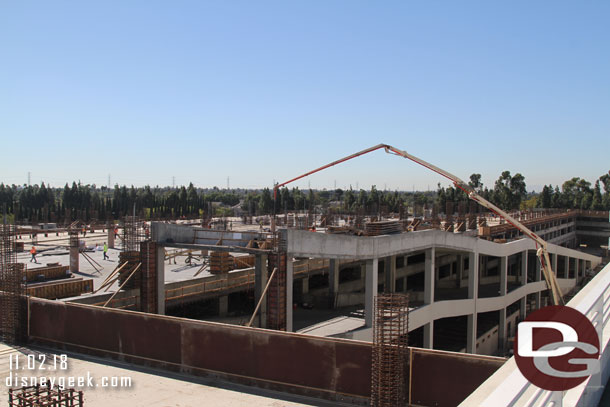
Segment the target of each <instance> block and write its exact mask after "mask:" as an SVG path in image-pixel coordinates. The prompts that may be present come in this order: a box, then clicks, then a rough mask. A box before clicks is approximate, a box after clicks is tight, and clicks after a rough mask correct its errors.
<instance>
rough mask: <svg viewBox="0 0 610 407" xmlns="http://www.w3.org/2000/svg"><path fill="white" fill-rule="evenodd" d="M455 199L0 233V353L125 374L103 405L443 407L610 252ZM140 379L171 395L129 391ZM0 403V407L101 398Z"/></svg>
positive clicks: (39, 392)
mask: <svg viewBox="0 0 610 407" xmlns="http://www.w3.org/2000/svg"><path fill="white" fill-rule="evenodd" d="M382 147H384V148H386V152H387V151H388V150H391V149H392V148H393V147H391V146H386V145H382ZM378 148H379V147H378V146H377V147H375V148H374V149H378ZM374 149H369V150H365V151H364V152H360V153H357V154H355V155H353V156H348V157H346V158H345V159H342V160H339V161H336V162H333V163H331V164H329V165H327V166H324V167H321V168H318V169H316V170H314V171H312V172H309V173H306V174H304V175H303V176H307V175H309V174H311V173H313V172H315V171H321V170H323V169H325V168H327V167H328V166H331V165H336V164H340V163H341V162H343V161H345V160H347V159H351V158H355V157H357V156H359V155H362V154H364V153H367V152H370V151H374ZM391 151H393V150H391ZM397 151H398V152H399V153H400V150H397ZM394 153H395V154H397V153H396V152H394ZM405 154H406V153H405ZM405 158H410V159H412V160H413V161H415V162H417V163H420V164H423V165H426V164H428V163H426V162H423V160H419V161H422V162H419V161H418V159H417V158H411V157H407V156H405ZM426 166H427V167H429V168H430V167H432V168H431V169H432V170H433V171H436V172H438V173H439V174H441V175H443V176H446V177H447V178H449V179H450V180H451V181H452V182H454V184H455V185H456V186H458V187H460V186H462V184H460V180H459V178H457V177H456V178H455V179H453V178H452V177H453V176H452V175H451V174H449V173H445V172H444V171H442V170H440V169H438V168H436V167H434V166H431V165H429V164H428V165H426ZM437 170H438V171H437ZM299 178H300V177H298V178H295V179H293V180H296V179H299ZM291 181H292V180H291ZM291 181H288V182H291ZM288 182H287V183H288ZM287 183H284V184H278V185H276V186H275V190H277V189H278V188H279V187H281V186H283V185H285V184H287ZM467 193H469V197H470V198H471V199H472V202H471V204H470V205H463V204H460V205H457V207H454V205H453V203H448V204H447V207H446V208H438V207H436V206H433V207H431V208H419V209H413V210H412V211H408V210H405V211H404V212H401V213H380V214H379V216H353V215H340V214H336V213H332V214H331V213H312V212H311V211H309V212H308V211H295V212H288V211H284V212H282V213H277V211H276V213H275V214H274V215H272V216H261V217H258V218H253V217H251V216H243V217H235V218H230V219H212V218H207V219H190V220H187V219H184V220H180V221H172V222H169V221H165V222H157V221H152V222H151V221H143V220H142V219H141V218H139V217H137V216H135V215H134V216H127V217H125V218H124V219H122V220H121V221H120V222H117V223H114V222H112V223H110V222H107V223H103V224H85V223H84V222H79V221H76V222H73V223H72V224H70V225H67V227H58V226H57V225H54V224H41V225H37V226H31V225H30V226H24V225H19V226H15V225H10V224H6V223H4V224H3V225H2V226H1V227H2V229H0V232H1V236H0V239H1V242H0V243H1V245H0V267H1V270H0V291H1V296H0V307H1V308H0V315H1V320H0V331H1V334H2V340H3V342H4V343H6V344H7V346H6V348H5V349H3V354H4V355H10V354H13V353H21V354H29V353H32V352H38V354H40V353H47V354H60V353H62V354H63V353H66V354H68V355H69V356H70V358H71V359H74V360H77V361H78V362H77V365H78V364H79V363H82V366H80V367H79V368H80V369H85V368H86V369H94V368H92V367H91V366H89V365H87V363H89V364H95V365H96V366H97V367H96V369H102V370H103V369H105V368H107V369H122V370H123V371H125V372H131V373H130V374H133V375H134V379H133V380H134V381H137V387H136V388H134V389H132V390H130V391H129V392H127V391H124V392H119V393H112V397H116V398H117V399H116V401H113V402H112V403H111V405H135V404H130V403H133V400H134V399H133V397H143V398H144V399H145V400H147V401H146V405H157V404H155V402H160V403H161V404H158V405H162V404H163V403H168V402H169V400H182V399H181V398H180V397H181V396H180V395H183V396H184V397H187V396H186V395H184V394H183V392H191V393H192V394H202V393H197V392H199V391H203V389H204V388H205V389H207V390H206V391H210V392H212V393H213V392H214V391H218V392H220V391H233V392H235V394H236V396H235V397H244V398H243V399H239V400H240V403H242V404H245V403H246V402H250V403H253V404H256V405H267V404H264V403H269V404H268V405H272V404H271V403H272V402H273V400H278V399H279V400H283V403H285V404H282V405H374V406H399V405H409V406H411V405H412V406H456V405H458V404H460V403H462V402H463V401H464V400H465V399H466V398H467V397H468V396H469V395H471V393H473V392H474V391H475V390H476V389H477V388H478V387H479V386H480V385H481V384H483V383H484V382H485V381H486V380H487V379H488V378H489V377H491V376H492V374H494V372H496V371H497V370H498V369H499V368H501V367H502V366H503V365H504V364H505V362H506V361H507V360H508V358H510V357H511V355H512V348H513V340H514V336H515V332H516V326H517V324H518V322H519V321H522V320H523V319H525V317H526V316H527V315H528V314H529V313H531V312H533V311H535V310H537V309H539V308H541V307H544V306H546V305H551V304H565V303H567V302H568V301H570V299H571V298H572V297H574V296H575V295H577V293H578V292H579V291H580V290H581V289H582V288H583V287H585V286H587V284H588V283H589V282H590V281H591V280H592V279H594V278H595V277H596V276H597V275H598V274H599V273H600V271H601V270H602V268H603V267H604V266H605V264H606V263H607V261H608V247H607V246H605V244H607V241H608V238H609V237H610V223H609V214H608V212H604V211H585V210H534V211H522V212H515V213H510V214H508V213H504V212H503V211H501V210H499V209H498V208H496V207H494V206H493V205H491V204H489V205H491V206H489V205H487V203H486V202H485V201H484V200H483V201H481V200H479V197H478V196H477V195H476V194H475V193H474V192H473V191H470V190H468V191H467ZM481 199H482V198H481ZM105 246H107V249H106V248H105ZM541 247H542V248H543V249H544V250H541ZM32 248H35V249H34V251H32ZM6 358H8V356H6ZM11 360H12V359H11ZM4 362H5V361H4V360H3V365H2V366H3V369H5V372H8V371H9V370H10V368H9V367H8V366H7V364H6V363H4ZM85 366H87V367H85ZM11 367H12V365H11ZM75 369H76V368H75ZM148 371H150V372H152V373H150V375H148V376H147V375H146V374H147V373H142V372H148ZM136 375H139V376H136ZM152 377H167V378H171V380H174V381H175V382H176V383H178V384H176V383H174V382H172V383H169V382H168V383H166V382H163V383H159V384H158V385H157V386H155V385H152V384H144V383H145V382H146V383H153V382H154V380H153V379H152ZM155 380H156V379H155ZM168 380H169V379H168ZM432 382H434V383H436V384H438V385H439V386H442V388H443V389H444V391H442V392H439V391H438V390H437V389H436V386H430V385H429V383H432ZM179 383H185V384H184V386H186V387H184V389H187V388H188V389H190V390H184V389H183V390H177V388H178V387H180V386H181V385H180V384H179ZM186 383H188V385H187V384H186ZM193 383H195V384H193ZM214 388H215V389H217V390H210V389H214ZM79 391H80V392H79ZM172 392H176V393H172ZM3 393H4V394H3V395H2V397H3V398H0V400H2V401H1V402H2V403H5V401H4V400H8V401H9V405H10V406H21V405H23V406H25V405H57V406H59V405H71V406H72V405H89V403H88V400H92V401H95V400H103V398H104V397H109V396H108V394H105V393H103V392H101V391H100V390H99V389H93V390H90V389H84V390H82V391H81V389H76V390H75V389H70V390H69V391H66V392H64V393H62V392H61V391H59V392H58V391H57V390H54V389H53V388H46V389H42V388H27V389H26V388H25V387H24V388H21V390H19V392H18V389H13V388H11V389H9V388H6V389H5V391H4V392H3ZM212 393H210V395H209V396H203V395H201V397H212V398H213V397H214V396H213V395H211V394H212ZM58 394H59V395H58ZM62 394H63V396H62ZM172 394H174V395H173V396H172ZM218 397H225V398H226V397H228V396H226V395H223V396H218ZM247 397H253V398H260V399H256V401H255V400H254V399H253V400H250V401H248V398H247ZM62 400H63V401H62ZM83 400H84V401H83ZM130 400H131V401H130ZM263 400H267V401H263ZM63 402H65V404H61V403H63ZM100 402H101V401H100ZM20 403H21V404H20ZM27 403H31V404H27ZM35 403H39V404H35ZM44 403H56V404H44ZM69 403H73V404H69ZM78 403H80V404H78ZM83 403H84V404H83ZM292 403H294V404H292ZM177 405H178V404H177ZM180 405H192V404H188V402H186V404H180Z"/></svg>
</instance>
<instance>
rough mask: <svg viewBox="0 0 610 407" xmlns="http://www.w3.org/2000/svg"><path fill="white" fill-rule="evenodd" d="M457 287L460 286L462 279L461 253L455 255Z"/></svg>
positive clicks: (462, 264)
mask: <svg viewBox="0 0 610 407" xmlns="http://www.w3.org/2000/svg"><path fill="white" fill-rule="evenodd" d="M456 274H457V275H456V278H457V288H460V287H461V286H462V279H463V278H464V256H463V255H461V254H458V255H457V271H456Z"/></svg>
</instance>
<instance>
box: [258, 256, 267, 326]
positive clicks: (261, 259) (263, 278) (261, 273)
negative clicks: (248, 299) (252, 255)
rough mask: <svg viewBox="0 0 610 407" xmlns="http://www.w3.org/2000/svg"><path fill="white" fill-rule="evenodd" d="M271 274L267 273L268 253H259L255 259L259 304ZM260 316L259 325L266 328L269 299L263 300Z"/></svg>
mask: <svg viewBox="0 0 610 407" xmlns="http://www.w3.org/2000/svg"><path fill="white" fill-rule="evenodd" d="M268 278H269V276H268V275H267V255H266V254H257V255H256V259H255V261H254V303H255V304H258V302H259V301H260V299H261V297H262V295H263V290H264V289H265V286H266V285H267V279H268ZM258 316H259V321H260V324H259V327H260V328H266V327H267V301H266V300H263V301H262V303H261V306H260V308H259V312H258Z"/></svg>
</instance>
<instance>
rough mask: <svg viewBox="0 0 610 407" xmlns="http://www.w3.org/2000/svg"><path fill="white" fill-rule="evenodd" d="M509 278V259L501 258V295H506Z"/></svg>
mask: <svg viewBox="0 0 610 407" xmlns="http://www.w3.org/2000/svg"><path fill="white" fill-rule="evenodd" d="M507 278H508V257H506V256H502V257H500V295H506V290H507V285H506V280H507Z"/></svg>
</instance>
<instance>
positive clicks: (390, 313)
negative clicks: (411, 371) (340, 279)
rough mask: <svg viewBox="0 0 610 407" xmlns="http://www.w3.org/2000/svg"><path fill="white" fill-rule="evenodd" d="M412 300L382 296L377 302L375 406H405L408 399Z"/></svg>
mask: <svg viewBox="0 0 610 407" xmlns="http://www.w3.org/2000/svg"><path fill="white" fill-rule="evenodd" d="M408 324H409V297H408V295H407V294H394V293H389V294H380V295H378V296H377V297H376V299H375V322H374V328H373V358H372V359H373V360H372V371H371V406H375V407H385V406H402V405H404V401H405V398H406V391H405V387H406V386H405V384H406V383H405V381H406V380H405V378H406V375H405V370H406V363H407V362H406V358H407V354H408V332H409V329H408Z"/></svg>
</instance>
